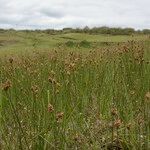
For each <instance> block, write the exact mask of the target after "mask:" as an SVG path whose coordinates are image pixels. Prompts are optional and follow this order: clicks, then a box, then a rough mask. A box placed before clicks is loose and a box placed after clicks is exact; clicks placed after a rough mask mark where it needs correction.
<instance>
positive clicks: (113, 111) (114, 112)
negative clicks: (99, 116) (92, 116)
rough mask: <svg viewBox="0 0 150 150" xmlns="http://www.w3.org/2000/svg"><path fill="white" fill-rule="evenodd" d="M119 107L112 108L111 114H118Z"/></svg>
mask: <svg viewBox="0 0 150 150" xmlns="http://www.w3.org/2000/svg"><path fill="white" fill-rule="evenodd" d="M117 113H118V112H117V109H116V108H112V110H111V114H112V115H113V116H115V115H117Z"/></svg>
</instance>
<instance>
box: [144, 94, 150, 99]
mask: <svg viewBox="0 0 150 150" xmlns="http://www.w3.org/2000/svg"><path fill="white" fill-rule="evenodd" d="M145 98H146V99H147V100H150V92H147V93H146V94H145Z"/></svg>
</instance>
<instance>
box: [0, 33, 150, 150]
mask: <svg viewBox="0 0 150 150" xmlns="http://www.w3.org/2000/svg"><path fill="white" fill-rule="evenodd" d="M0 133H1V136H0V149H2V150H85V149H86V150H101V149H102V150H149V149H150V36H149V35H144V34H133V35H110V34H88V33H60V34H47V33H44V32H43V33H42V32H36V31H35V32H33V31H32V32H25V31H7V32H1V33H0Z"/></svg>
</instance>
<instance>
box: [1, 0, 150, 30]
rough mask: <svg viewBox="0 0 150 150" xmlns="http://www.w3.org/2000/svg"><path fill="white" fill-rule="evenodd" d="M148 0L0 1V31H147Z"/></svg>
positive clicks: (149, 19)
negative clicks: (105, 28) (107, 28)
mask: <svg viewBox="0 0 150 150" xmlns="http://www.w3.org/2000/svg"><path fill="white" fill-rule="evenodd" d="M149 7H150V0H0V28H21V29H22V28H28V29H36V28H38V29H44V28H55V29H61V28H64V27H84V26H86V25H87V26H89V27H94V26H113V27H114V26H115V27H134V28H136V29H143V28H149V29H150V8H149Z"/></svg>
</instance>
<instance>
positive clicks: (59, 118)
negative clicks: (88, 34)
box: [56, 112, 64, 121]
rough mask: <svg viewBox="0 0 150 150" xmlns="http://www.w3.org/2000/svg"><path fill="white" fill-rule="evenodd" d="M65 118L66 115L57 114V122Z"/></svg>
mask: <svg viewBox="0 0 150 150" xmlns="http://www.w3.org/2000/svg"><path fill="white" fill-rule="evenodd" d="M63 116H64V113H63V112H59V113H57V114H56V120H57V121H60V120H62V118H63Z"/></svg>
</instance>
